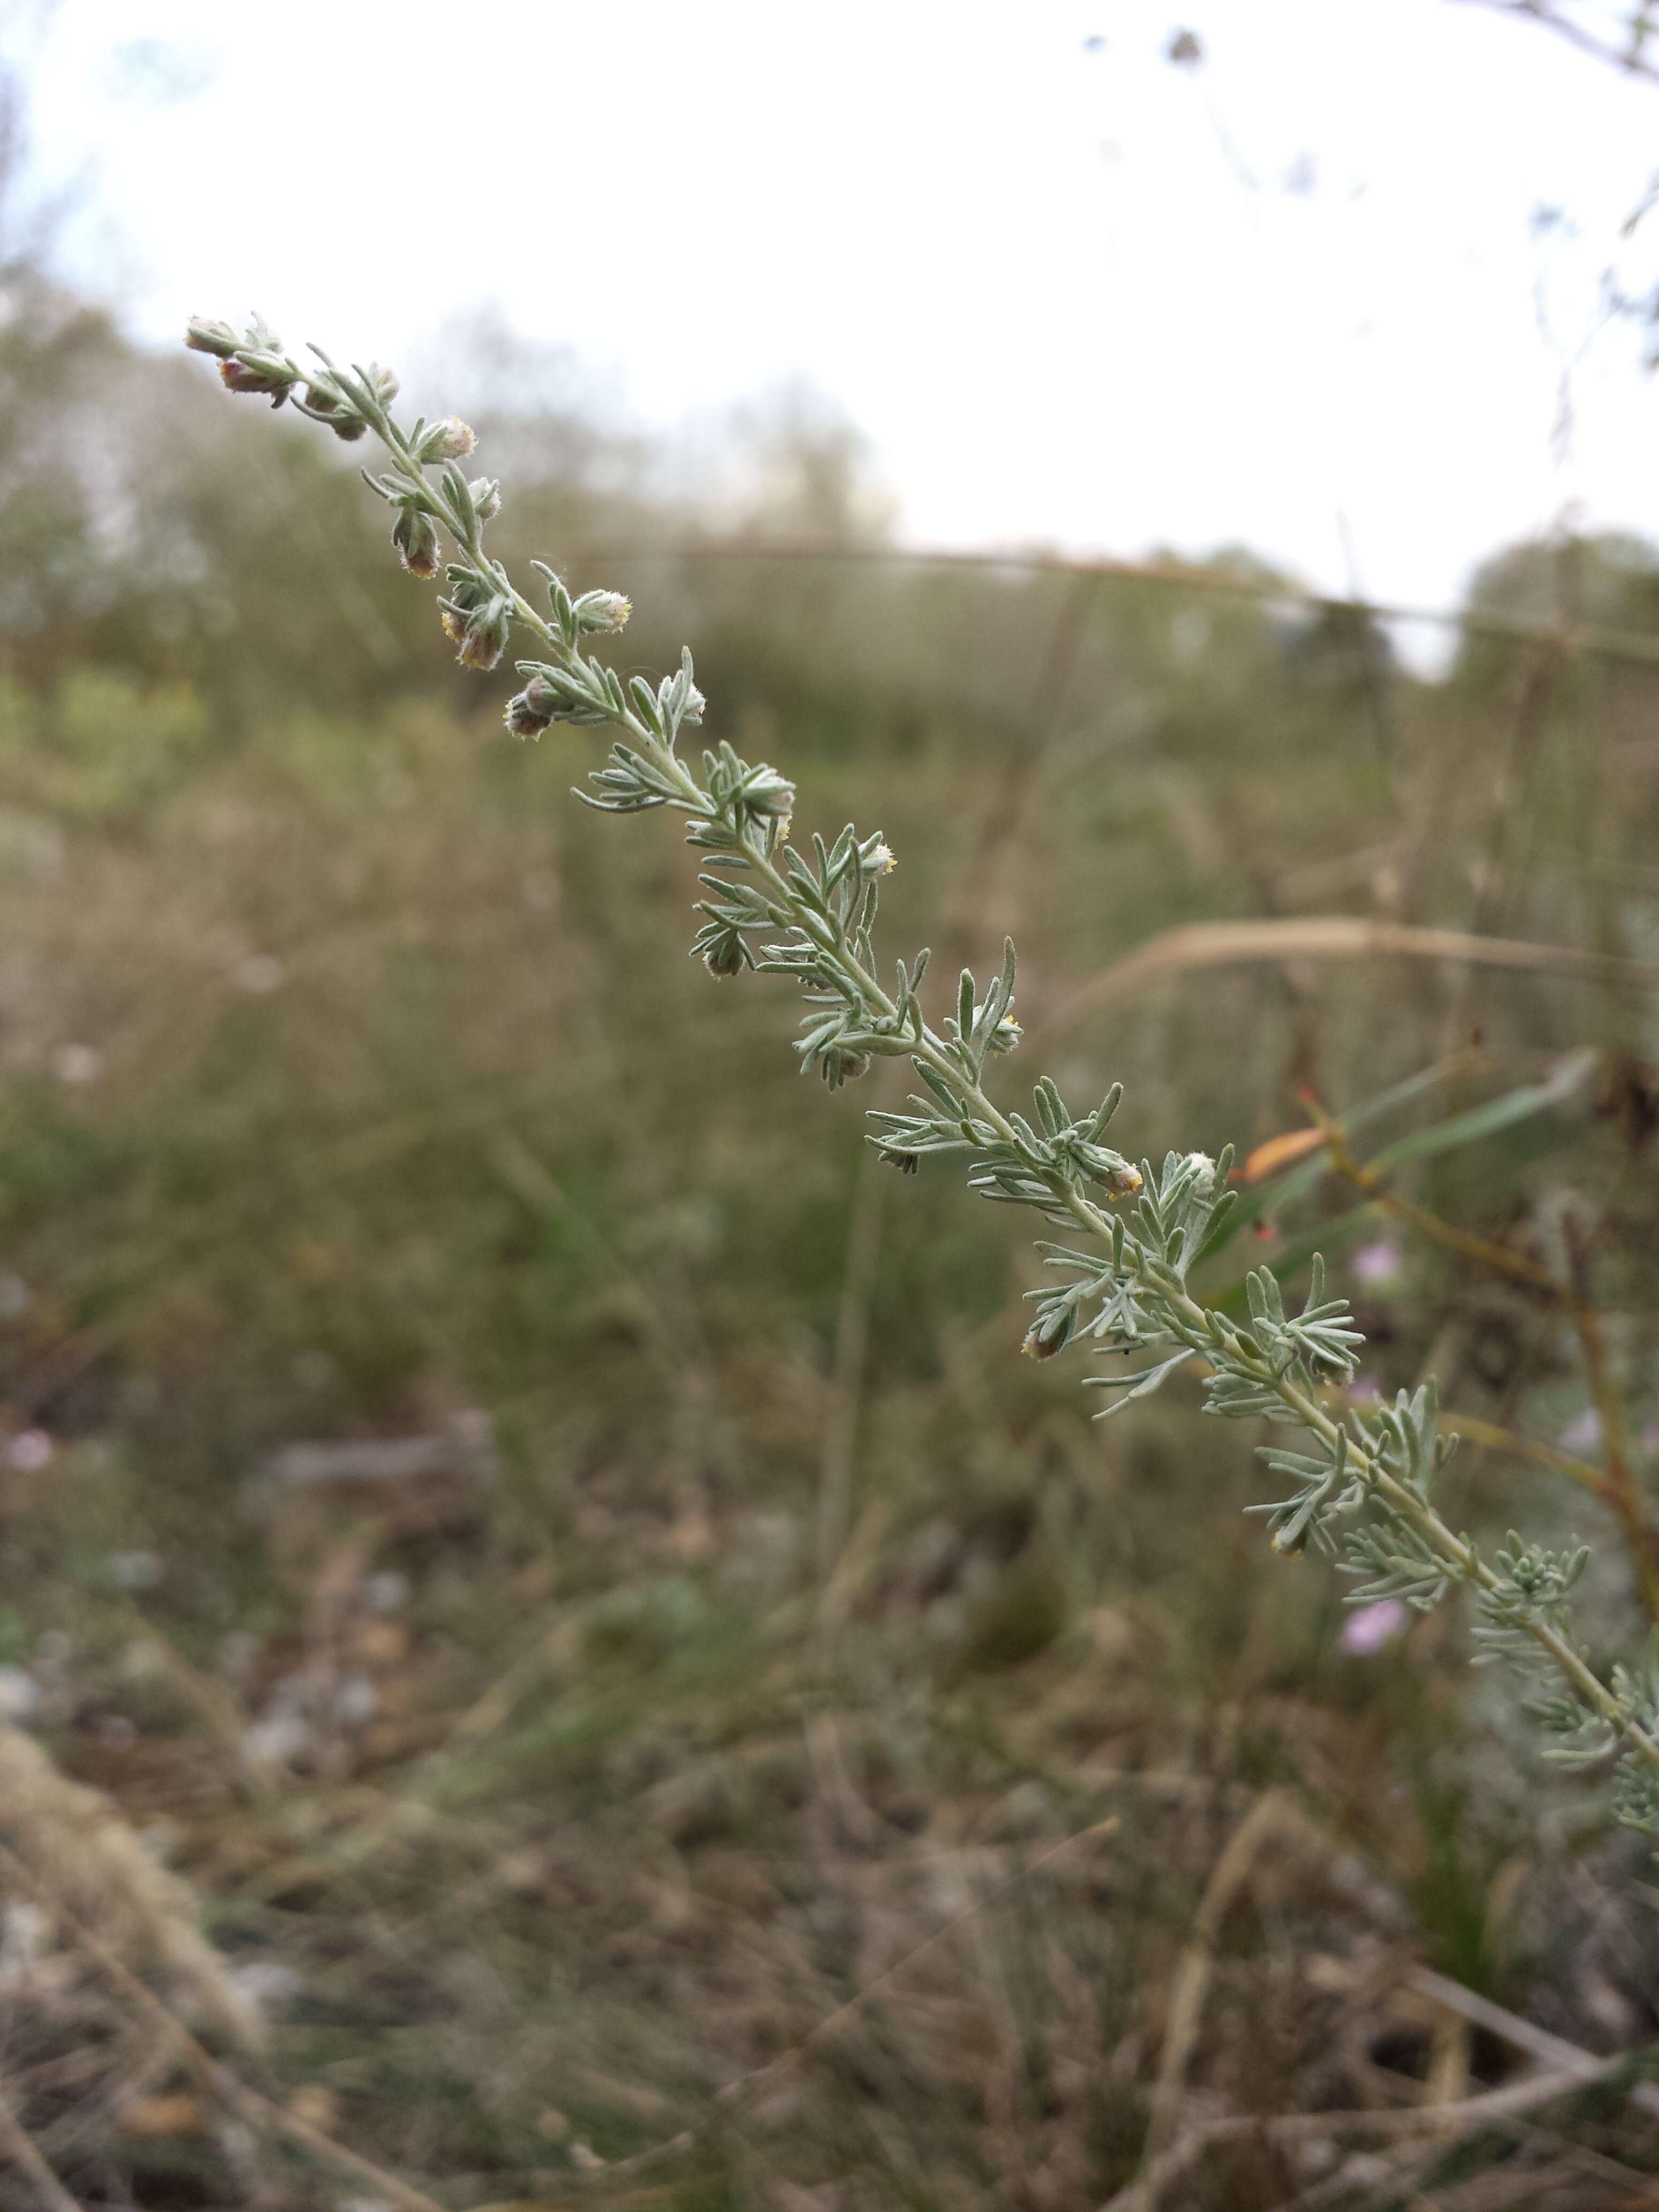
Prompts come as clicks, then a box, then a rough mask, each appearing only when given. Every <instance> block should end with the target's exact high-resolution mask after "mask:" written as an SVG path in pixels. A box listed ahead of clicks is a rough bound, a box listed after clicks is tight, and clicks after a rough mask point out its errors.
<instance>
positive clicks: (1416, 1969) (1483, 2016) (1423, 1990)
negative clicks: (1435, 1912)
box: [1406, 1966, 1659, 2116]
mask: <svg viewBox="0 0 1659 2212" xmlns="http://www.w3.org/2000/svg"><path fill="white" fill-rule="evenodd" d="M1406 1978H1407V1981H1408V1982H1410V1984H1411V1985H1412V1987H1413V1989H1414V1990H1418V1991H1419V1992H1420V1994H1421V1995H1422V1996H1425V1997H1427V1998H1429V1999H1430V2000H1431V2002H1433V2003H1435V2004H1437V2005H1443V2006H1444V2007H1445V2008H1446V2009H1447V2011H1449V2012H1455V2013H1456V2014H1457V2015H1459V2016H1460V2017H1461V2018H1462V2019H1463V2020H1466V2021H1469V2023H1470V2024H1471V2025H1472V2026H1473V2027H1484V2028H1485V2029H1486V2031H1487V2033H1489V2034H1492V2035H1495V2036H1497V2037H1498V2039H1499V2040H1500V2041H1502V2042H1504V2043H1508V2044H1510V2045H1513V2046H1514V2048H1515V2049H1516V2050H1517V2051H1527V2052H1528V2054H1529V2055H1530V2056H1531V2057H1534V2058H1536V2059H1539V2060H1541V2062H1542V2063H1544V2064H1545V2065H1547V2066H1552V2067H1553V2068H1554V2069H1556V2070H1557V2072H1559V2073H1564V2074H1565V2073H1570V2072H1571V2071H1572V2070H1573V2069H1575V2068H1577V2070H1578V2071H1579V2073H1581V2074H1583V2075H1592V2074H1596V2073H1599V2072H1600V2071H1601V2067H1602V2064H1603V2061H1601V2059H1599V2058H1597V2057H1595V2056H1594V2054H1593V2053H1592V2052H1590V2051H1581V2050H1580V2049H1579V2047H1578V2045H1577V2044H1576V2043H1568V2042H1566V2041H1565V2040H1564V2039H1562V2038H1561V2037H1560V2036H1559V2035H1552V2034H1551V2033H1549V2031H1548V2030H1547V2028H1542V2027H1534V2025H1533V2023H1532V2022H1531V2021H1529V2020H1522V2019H1521V2018H1520V2016H1519V2015H1517V2014H1516V2013H1512V2012H1506V2011H1505V2010H1504V2007H1503V2006H1502V2005H1497V2004H1493V2003H1492V2000H1491V1999H1490V1998H1489V1997H1483V1996H1476V1994H1475V1992H1474V1990H1466V1989H1465V1988H1464V1987H1463V1985H1462V1983H1461V1982H1455V1981H1453V1980H1451V1979H1450V1978H1449V1976H1447V1975H1445V1974H1437V1973H1436V1972H1434V1970H1433V1968H1432V1967H1431V1966H1413V1968H1412V1969H1411V1971H1410V1972H1409V1973H1408V1974H1407V1977H1406ZM1630 2100H1631V2102H1632V2105H1635V2106H1638V2107H1639V2108H1640V2109H1641V2110H1642V2111H1643V2112H1651V2113H1653V2114H1654V2115H1656V2116H1659V2087H1656V2086H1655V2085H1654V2083H1652V2082H1651V2081H1638V2083H1637V2084H1636V2085H1635V2087H1633V2088H1632V2091H1631V2093H1630Z"/></svg>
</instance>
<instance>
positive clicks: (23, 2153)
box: [0, 2082, 80, 2212]
mask: <svg viewBox="0 0 1659 2212" xmlns="http://www.w3.org/2000/svg"><path fill="white" fill-rule="evenodd" d="M0 2162H6V2163H9V2164H10V2165H12V2166H19V2167H21V2170H22V2171H23V2172H25V2173H27V2176H28V2178H29V2179H30V2180H31V2181H32V2182H33V2184H34V2190H35V2194H36V2196H37V2197H39V2198H40V2202H41V2203H42V2204H44V2205H45V2206H46V2212H80V2207H79V2206H78V2205H77V2204H76V2201H75V2199H74V2198H73V2197H71V2196H70V2193H69V2191H68V2190H67V2189H65V2188H64V2185H63V2183H62V2182H61V2181H59V2179H58V2176H57V2175H56V2174H55V2173H54V2172H52V2168H51V2166H48V2165H47V2163H46V2159H45V2157H44V2156H43V2155H42V2154H41V2152H40V2149H39V2148H38V2147H37V2145H36V2143H35V2142H34V2139H33V2136H31V2135H30V2134H29V2132H28V2130H27V2128H26V2127H24V2125H23V2124H22V2122H21V2120H20V2119H19V2118H18V2117H17V2115H16V2113H15V2112H13V2110H12V2108H11V2100H10V2099H9V2097H8V2096H7V2094H6V2091H5V2085H4V2084H3V2082H0Z"/></svg>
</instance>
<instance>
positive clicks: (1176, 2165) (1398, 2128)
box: [1102, 2053, 1631, 2212]
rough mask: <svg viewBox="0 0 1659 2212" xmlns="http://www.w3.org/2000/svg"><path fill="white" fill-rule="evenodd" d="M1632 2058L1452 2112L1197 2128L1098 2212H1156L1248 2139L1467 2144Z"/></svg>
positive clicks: (1419, 2108) (1334, 2115) (1603, 2077)
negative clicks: (1210, 2162)
mask: <svg viewBox="0 0 1659 2212" xmlns="http://www.w3.org/2000/svg"><path fill="white" fill-rule="evenodd" d="M1630 2063H1631V2055H1630V2054H1628V2053H1625V2054H1621V2055H1620V2057H1617V2058H1607V2059H1600V2060H1592V2061H1591V2063H1590V2066H1589V2070H1585V2069H1583V2067H1581V2066H1579V2065H1578V2064H1577V2063H1575V2064H1574V2066H1573V2067H1572V2068H1571V2069H1565V2070H1558V2071H1556V2072H1553V2073H1549V2074H1538V2075H1533V2076H1531V2078H1530V2079H1528V2080H1527V2081H1516V2082H1513V2083H1511V2084H1510V2086H1509V2087H1505V2088H1502V2089H1489V2090H1487V2091H1486V2092H1485V2093H1484V2094H1482V2095H1480V2096H1479V2097H1464V2098H1460V2099H1459V2100H1458V2101H1457V2102H1456V2103H1455V2104H1451V2105H1413V2106H1407V2107H1406V2108H1405V2109H1404V2110H1392V2109H1389V2110H1381V2111H1376V2112H1363V2111H1356V2112H1284V2113H1279V2114H1276V2115H1273V2114H1263V2113H1255V2112H1248V2113H1237V2114H1233V2115H1231V2116H1229V2117H1228V2118H1225V2119H1218V2120H1211V2121H1209V2122H1207V2123H1206V2124H1204V2125H1203V2126H1201V2127H1196V2128H1194V2129H1193V2130H1191V2131H1190V2132H1189V2133H1188V2134H1187V2135H1185V2136H1182V2138H1181V2140H1180V2141H1179V2142H1176V2143H1174V2144H1172V2145H1171V2146H1170V2148H1169V2149H1168V2150H1167V2151H1165V2152H1164V2154H1163V2155H1162V2156H1161V2157H1159V2158H1158V2159H1155V2160H1153V2161H1152V2165H1151V2166H1148V2167H1147V2168H1146V2172H1144V2173H1142V2174H1140V2175H1139V2176H1138V2177H1137V2178H1136V2179H1134V2180H1133V2181H1132V2182H1131V2183H1130V2184H1129V2185H1128V2186H1127V2188H1124V2189H1120V2190H1119V2191H1118V2192H1117V2194H1116V2195H1115V2197H1111V2198H1109V2200H1108V2202H1107V2203H1106V2204H1105V2205H1104V2206H1103V2208H1102V2212H1155V2208H1156V2207H1157V2206H1158V2204H1160V2203H1162V2202H1163V2199H1164V2191H1166V2190H1168V2189H1170V2188H1171V2187H1172V2186H1173V2185H1175V2183H1176V2182H1177V2181H1179V2180H1180V2179H1181V2177H1182V2174H1184V2173H1187V2172H1189V2171H1190V2170H1191V2169H1192V2167H1193V2166H1195V2165H1197V2163H1198V2162H1199V2160H1200V2159H1202V2158H1203V2157H1204V2156H1205V2155H1206V2154H1207V2153H1208V2152H1210V2151H1212V2150H1215V2149H1218V2148H1219V2147H1220V2146H1221V2145H1222V2144H1223V2143H1228V2142H1243V2141H1245V2140H1247V2139H1248V2138H1249V2137H1250V2136H1261V2137H1263V2138H1265V2139H1267V2141H1269V2142H1295V2141H1297V2140H1298V2139H1306V2138H1307V2137H1309V2136H1343V2135H1370V2136H1412V2135H1438V2136H1446V2137H1451V2136H1472V2135H1475V2134H1478V2133H1479V2131H1480V2130H1481V2129H1482V2128H1486V2127H1491V2126H1494V2125H1499V2124H1503V2123H1504V2122H1506V2121H1509V2120H1512V2119H1515V2118H1518V2117H1519V2116H1520V2115H1521V2114H1522V2113H1524V2112H1536V2111H1537V2110H1538V2109H1539V2108H1540V2106H1544V2105H1551V2104H1553V2103H1554V2102H1555V2101H1556V2100H1557V2099H1558V2098H1561V2097H1570V2096H1571V2095H1573V2094H1574V2093H1575V2092H1576V2091H1578V2090H1581V2089H1587V2088H1592V2087H1595V2086H1597V2085H1598V2084H1600V2083H1602V2082H1611V2081H1616V2080H1617V2079H1618V2077H1619V2076H1620V2074H1622V2073H1623V2072H1625V2070H1626V2069H1627V2068H1628V2067H1629V2065H1630Z"/></svg>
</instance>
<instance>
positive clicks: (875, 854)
mask: <svg viewBox="0 0 1659 2212" xmlns="http://www.w3.org/2000/svg"><path fill="white" fill-rule="evenodd" d="M897 866H898V860H897V856H896V854H895V853H894V851H893V849H892V848H891V846H890V845H889V843H888V842H887V840H886V839H885V838H884V837H883V836H874V837H868V838H866V840H865V842H864V843H863V844H862V845H860V847H859V872H860V875H862V876H864V877H865V878H866V879H869V878H874V877H877V876H890V875H891V873H892V872H893V871H894V869H895V868H896V867H897Z"/></svg>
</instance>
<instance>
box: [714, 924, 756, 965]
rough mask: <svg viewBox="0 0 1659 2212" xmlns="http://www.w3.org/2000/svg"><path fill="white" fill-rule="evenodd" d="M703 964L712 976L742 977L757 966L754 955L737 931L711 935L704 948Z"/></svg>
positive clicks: (722, 931) (721, 931)
mask: <svg viewBox="0 0 1659 2212" xmlns="http://www.w3.org/2000/svg"><path fill="white" fill-rule="evenodd" d="M702 964H703V966H704V967H705V968H706V969H708V972H709V974H710V975H718V976H726V975H742V973H743V971H744V969H745V968H752V967H753V966H754V964H755V962H754V955H753V954H752V953H751V952H750V950H749V947H748V946H747V945H745V944H744V940H743V938H742V936H741V935H740V934H739V933H738V931H737V930H735V929H722V930H720V932H719V933H717V934H711V935H710V936H709V938H708V942H707V943H706V944H705V945H704V946H703V948H702Z"/></svg>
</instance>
